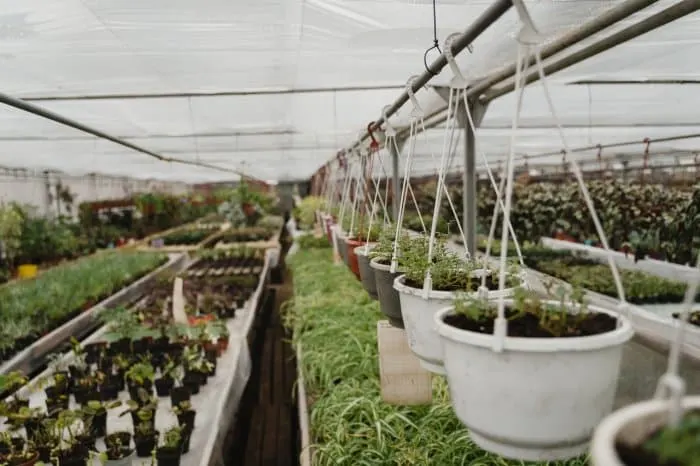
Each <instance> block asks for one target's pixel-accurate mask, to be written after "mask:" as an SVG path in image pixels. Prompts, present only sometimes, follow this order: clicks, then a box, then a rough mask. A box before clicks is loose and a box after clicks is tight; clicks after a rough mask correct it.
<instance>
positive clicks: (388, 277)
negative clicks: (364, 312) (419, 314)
mask: <svg viewBox="0 0 700 466" xmlns="http://www.w3.org/2000/svg"><path fill="white" fill-rule="evenodd" d="M390 262H391V258H390V257H389V258H386V257H375V258H373V259H371V260H370V263H369V266H370V268H371V269H372V270H373V271H374V280H375V286H376V289H377V300H378V301H379V309H380V310H381V311H382V313H383V314H384V315H385V316H386V317H387V318H388V319H389V323H390V324H391V325H393V326H394V327H397V328H404V323H403V316H402V315H401V301H400V299H399V293H398V291H396V290H395V289H394V280H395V279H396V277H398V276H399V275H400V273H399V272H395V273H391V264H390Z"/></svg>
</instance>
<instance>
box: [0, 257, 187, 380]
mask: <svg viewBox="0 0 700 466" xmlns="http://www.w3.org/2000/svg"><path fill="white" fill-rule="evenodd" d="M186 266H189V263H188V256H187V255H186V254H184V253H171V254H168V260H167V261H166V262H165V264H162V265H161V266H159V267H157V268H156V269H155V270H152V271H151V272H149V273H148V274H146V275H144V276H143V277H141V278H139V279H138V280H136V281H135V282H133V283H131V284H130V285H127V286H126V287H124V288H122V289H121V290H119V291H117V292H116V293H115V294H113V295H111V296H108V297H107V298H105V299H103V300H102V301H100V302H99V303H97V304H95V305H94V306H92V307H91V308H90V309H88V310H87V311H84V312H81V313H80V314H78V315H77V316H75V317H74V318H73V319H71V320H69V321H68V322H66V323H64V324H63V325H61V326H60V327H58V328H55V329H53V330H52V331H51V332H49V333H47V334H46V335H44V336H43V337H41V338H40V339H38V340H37V341H35V342H34V343H32V344H31V345H29V346H28V347H26V348H24V349H23V350H22V351H20V352H19V353H17V354H15V355H14V356H13V357H12V358H11V359H9V360H8V361H5V363H4V364H2V366H0V374H7V373H9V372H13V371H21V372H23V373H24V374H31V373H32V372H34V371H35V370H37V369H39V368H40V367H41V366H43V365H44V364H45V363H46V356H48V355H49V354H50V353H52V352H54V351H55V350H56V349H57V348H58V347H59V346H61V345H62V344H63V343H65V342H66V341H68V340H69V339H70V338H71V337H72V336H75V337H77V338H80V337H82V336H84V334H85V333H86V330H87V329H89V328H93V327H92V326H93V325H94V324H95V323H96V320H97V318H98V316H99V314H100V312H102V311H103V310H104V309H105V308H107V307H111V306H117V305H121V304H124V303H126V302H128V301H129V300H131V299H133V298H135V297H136V295H137V294H138V293H139V292H140V291H141V289H142V288H143V287H144V286H145V285H147V284H148V283H149V282H150V281H151V280H152V279H153V278H154V277H155V276H156V275H158V274H160V273H161V272H163V271H165V270H174V271H178V272H179V271H181V270H183V269H184V268H186Z"/></svg>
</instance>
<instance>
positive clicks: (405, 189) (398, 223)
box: [390, 81, 416, 273]
mask: <svg viewBox="0 0 700 466" xmlns="http://www.w3.org/2000/svg"><path fill="white" fill-rule="evenodd" d="M409 82H410V81H409ZM415 131H416V119H415V118H411V122H410V128H409V148H408V155H407V156H406V166H405V167H404V177H403V186H402V189H401V201H400V203H399V215H398V218H397V219H396V235H395V236H394V249H393V253H392V256H391V268H390V271H391V273H396V268H397V267H398V252H399V251H398V250H399V240H400V238H401V227H402V225H403V215H404V211H405V209H406V197H407V193H408V183H409V179H408V175H409V173H411V159H412V155H413V150H414V148H415V144H416V141H415Z"/></svg>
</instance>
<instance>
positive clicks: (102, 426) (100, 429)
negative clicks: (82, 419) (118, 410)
mask: <svg viewBox="0 0 700 466" xmlns="http://www.w3.org/2000/svg"><path fill="white" fill-rule="evenodd" d="M91 429H92V432H91V433H92V435H93V436H94V437H104V436H105V435H106V434H107V410H106V409H101V410H100V412H98V413H97V414H95V416H93V418H92V425H91Z"/></svg>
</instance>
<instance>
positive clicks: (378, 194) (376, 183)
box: [364, 145, 388, 254]
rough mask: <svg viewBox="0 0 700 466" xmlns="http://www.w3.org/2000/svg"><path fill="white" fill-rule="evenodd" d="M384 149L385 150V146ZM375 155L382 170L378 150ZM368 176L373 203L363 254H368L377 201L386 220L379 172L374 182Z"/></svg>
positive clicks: (381, 161) (382, 163)
mask: <svg viewBox="0 0 700 466" xmlns="http://www.w3.org/2000/svg"><path fill="white" fill-rule="evenodd" d="M384 147H385V149H386V145H385V146H384ZM376 155H377V158H378V159H379V160H378V161H379V165H381V167H382V168H384V160H382V152H381V150H378V151H377V152H376ZM370 176H371V178H372V183H373V184H374V201H373V202H372V211H371V213H370V216H369V227H368V228H367V241H366V242H365V248H364V252H365V254H367V253H369V238H370V234H371V233H372V227H373V226H374V219H375V216H376V212H377V200H380V203H381V207H382V208H383V210H384V219H386V217H387V212H386V203H385V201H384V200H383V199H381V189H379V188H380V186H379V180H381V170H379V171H378V173H377V179H376V180H375V178H374V176H373V174H372V173H370ZM387 184H388V183H387Z"/></svg>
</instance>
